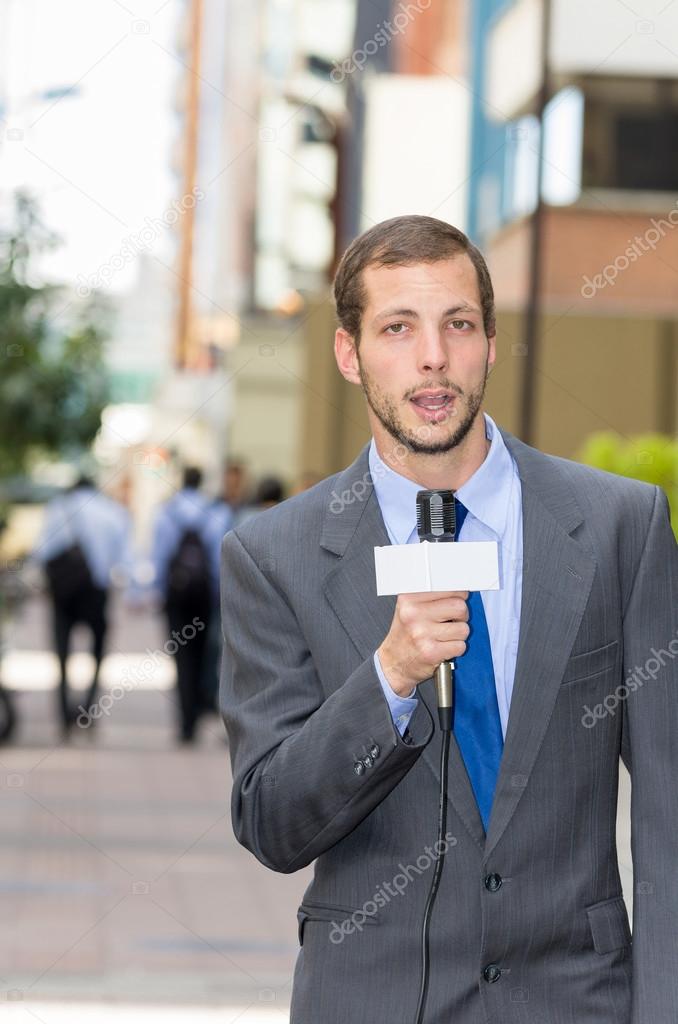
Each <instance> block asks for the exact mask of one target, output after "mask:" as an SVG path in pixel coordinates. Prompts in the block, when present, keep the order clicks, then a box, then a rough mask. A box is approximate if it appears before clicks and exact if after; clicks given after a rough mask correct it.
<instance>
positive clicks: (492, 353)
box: [487, 333, 497, 373]
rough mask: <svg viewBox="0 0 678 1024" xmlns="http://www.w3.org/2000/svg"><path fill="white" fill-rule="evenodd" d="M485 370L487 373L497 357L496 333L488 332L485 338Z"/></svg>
mask: <svg viewBox="0 0 678 1024" xmlns="http://www.w3.org/2000/svg"><path fill="white" fill-rule="evenodd" d="M487 345H488V348H487V372H488V373H489V372H490V371H491V369H492V367H493V366H494V363H495V360H496V358H497V335H496V333H495V334H490V335H488V338H487Z"/></svg>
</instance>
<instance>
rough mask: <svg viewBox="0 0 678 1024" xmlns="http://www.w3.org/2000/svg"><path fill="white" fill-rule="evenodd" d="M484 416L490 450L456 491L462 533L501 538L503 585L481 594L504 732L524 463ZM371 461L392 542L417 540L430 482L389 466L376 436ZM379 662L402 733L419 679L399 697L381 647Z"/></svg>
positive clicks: (514, 648) (516, 621) (514, 645)
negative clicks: (420, 501)
mask: <svg viewBox="0 0 678 1024" xmlns="http://www.w3.org/2000/svg"><path fill="white" fill-rule="evenodd" d="M484 416H485V434H486V437H487V439H488V441H490V450H489V451H488V453H487V455H486V457H485V460H484V462H483V463H482V465H480V466H479V467H478V469H477V470H476V471H475V473H474V474H473V476H471V477H469V479H468V480H467V481H466V483H465V484H464V485H463V486H462V487H460V488H459V490H458V491H457V492H456V496H457V497H458V499H459V501H460V502H461V503H462V505H465V506H466V508H467V509H468V515H467V516H466V519H465V521H464V524H463V526H462V528H461V530H460V531H459V538H458V539H459V540H460V541H478V540H484V541H487V540H494V541H497V543H498V545H499V590H485V591H483V593H482V602H483V608H484V609H485V617H486V619H487V628H488V631H489V634H490V647H491V649H492V665H493V668H494V680H495V685H496V688H497V701H498V704H499V717H500V720H501V730H502V734H503V736H504V737H506V726H507V723H508V715H509V707H510V704H511V694H512V692H513V681H514V677H515V671H516V658H517V654H518V635H519V631H520V605H521V598H522V587H523V512H522V494H521V487H520V477H519V476H518V469H517V467H516V464H515V462H514V460H513V458H512V456H511V454H510V453H509V451H508V448H507V447H506V445H505V444H504V439H503V438H502V436H501V434H500V432H499V430H498V428H497V425H496V423H495V422H494V420H493V419H492V418H491V417H490V416H488V415H487V413H485V414H484ZM369 467H370V475H371V477H372V481H373V484H374V490H375V493H376V497H377V501H378V502H379V507H380V509H381V515H382V518H383V520H384V525H385V526H386V531H387V533H388V535H389V537H390V539H391V543H392V544H414V543H418V541H419V537H418V534H417V511H416V509H417V506H416V497H417V492H418V491H420V490H422V488H423V486H424V485H423V484H418V483H415V482H414V481H413V480H408V479H407V477H404V476H401V474H400V473H396V472H395V470H393V469H391V468H390V467H389V466H387V465H386V463H385V462H384V461H383V460H382V459H381V458H380V456H379V453H378V452H377V448H376V445H375V443H374V438H373V439H372V443H371V444H370V449H369ZM374 666H375V668H376V670H377V675H378V676H379V680H380V682H381V685H382V689H383V691H384V696H385V697H386V700H387V702H388V706H389V708H390V709H391V715H392V716H393V722H394V724H395V726H396V728H397V729H398V732H399V733H400V735H401V736H402V734H403V733H404V732H405V729H406V728H407V725H408V723H409V720H410V718H411V716H412V713H413V711H414V709H415V708H416V706H417V701H418V697H417V695H416V687H415V688H414V690H413V691H412V694H411V695H410V696H409V697H399V696H398V695H397V694H396V693H395V692H394V690H393V689H392V688H391V686H390V684H389V682H388V680H387V679H386V676H385V675H384V672H383V670H382V667H381V664H380V662H379V656H378V654H377V652H376V651H375V653H374Z"/></svg>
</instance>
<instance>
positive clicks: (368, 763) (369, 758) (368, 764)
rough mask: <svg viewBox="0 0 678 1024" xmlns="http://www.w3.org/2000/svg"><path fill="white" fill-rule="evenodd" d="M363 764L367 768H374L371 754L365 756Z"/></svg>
mask: <svg viewBox="0 0 678 1024" xmlns="http://www.w3.org/2000/svg"><path fill="white" fill-rule="evenodd" d="M363 764H364V765H365V767H366V768H371V767H372V765H373V764H374V758H373V757H372V755H371V754H365V756H364V758H363Z"/></svg>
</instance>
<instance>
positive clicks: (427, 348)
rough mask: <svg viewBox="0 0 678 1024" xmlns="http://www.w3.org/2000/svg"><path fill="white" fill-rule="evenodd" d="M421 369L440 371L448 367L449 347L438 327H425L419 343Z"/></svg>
mask: <svg viewBox="0 0 678 1024" xmlns="http://www.w3.org/2000/svg"><path fill="white" fill-rule="evenodd" d="M418 356H419V369H420V370H423V371H426V370H429V371H430V370H433V371H436V372H440V371H441V370H444V369H446V368H447V363H448V355H447V348H446V347H445V344H444V342H443V339H442V338H441V336H440V331H439V330H438V328H437V327H432V328H429V329H425V330H424V331H423V332H422V335H421V339H420V344H419V352H418Z"/></svg>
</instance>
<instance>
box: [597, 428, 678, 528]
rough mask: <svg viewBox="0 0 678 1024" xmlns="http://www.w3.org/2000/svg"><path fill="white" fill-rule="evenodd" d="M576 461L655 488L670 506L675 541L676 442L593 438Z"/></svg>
mask: <svg viewBox="0 0 678 1024" xmlns="http://www.w3.org/2000/svg"><path fill="white" fill-rule="evenodd" d="M579 458H580V459H581V461H582V462H585V463H586V464H587V465H589V466H595V467H596V468H597V469H605V470H607V471H608V472H609V473H618V474H619V475H620V476H629V477H633V478H634V479H635V480H644V481H645V482H646V483H648V484H658V485H659V487H661V488H662V489H663V490H664V491H665V492H666V495H667V497H668V499H669V503H670V505H671V525H672V526H673V531H674V533H675V534H676V536H677V537H678V438H671V437H667V436H666V435H664V434H637V435H636V436H635V437H630V438H623V437H620V436H619V435H618V434H615V433H612V432H611V431H610V432H608V431H602V432H600V433H597V434H592V435H591V436H590V437H589V438H588V439H587V441H586V442H585V444H584V447H583V449H582V451H581V452H580V455H579Z"/></svg>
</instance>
